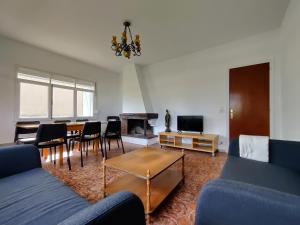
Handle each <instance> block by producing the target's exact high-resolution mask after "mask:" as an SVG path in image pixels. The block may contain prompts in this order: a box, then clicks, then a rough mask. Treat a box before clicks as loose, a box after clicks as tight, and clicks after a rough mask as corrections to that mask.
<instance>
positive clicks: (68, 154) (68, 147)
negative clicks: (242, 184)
mask: <svg viewBox="0 0 300 225" xmlns="http://www.w3.org/2000/svg"><path fill="white" fill-rule="evenodd" d="M66 146H67V156H68V158H67V161H68V166H69V170H71V160H70V145H68V143H66Z"/></svg>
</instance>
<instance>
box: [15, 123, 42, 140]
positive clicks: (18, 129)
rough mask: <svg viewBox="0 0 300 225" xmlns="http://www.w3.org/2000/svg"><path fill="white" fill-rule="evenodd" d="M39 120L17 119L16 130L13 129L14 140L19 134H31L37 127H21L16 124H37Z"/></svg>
mask: <svg viewBox="0 0 300 225" xmlns="http://www.w3.org/2000/svg"><path fill="white" fill-rule="evenodd" d="M39 124H40V121H18V122H17V123H16V130H15V138H14V142H16V141H17V140H18V139H19V134H33V133H36V132H37V128H32V129H31V128H22V127H18V125H39Z"/></svg>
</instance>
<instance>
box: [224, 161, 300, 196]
mask: <svg viewBox="0 0 300 225" xmlns="http://www.w3.org/2000/svg"><path fill="white" fill-rule="evenodd" d="M221 178H223V179H230V180H236V181H241V182H246V183H249V184H254V185H259V186H263V187H267V188H272V189H275V190H278V191H283V192H287V193H290V194H295V195H300V174H299V173H298V172H296V171H293V170H290V169H287V168H284V167H280V166H277V165H274V164H272V163H264V162H257V161H254V160H248V159H242V158H238V157H235V156H229V157H228V159H227V162H226V163H225V165H224V168H223V171H222V174H221Z"/></svg>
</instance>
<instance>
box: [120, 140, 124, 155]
mask: <svg viewBox="0 0 300 225" xmlns="http://www.w3.org/2000/svg"><path fill="white" fill-rule="evenodd" d="M120 140H121V145H122V150H123V154H124V153H125V151H124V145H123V141H122V137H120Z"/></svg>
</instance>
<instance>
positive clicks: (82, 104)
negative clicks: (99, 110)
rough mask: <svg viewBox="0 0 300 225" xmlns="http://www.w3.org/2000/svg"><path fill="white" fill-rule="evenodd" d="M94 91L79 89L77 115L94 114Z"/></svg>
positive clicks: (86, 115) (88, 115) (87, 115)
mask: <svg viewBox="0 0 300 225" xmlns="http://www.w3.org/2000/svg"><path fill="white" fill-rule="evenodd" d="M93 103H94V98H93V92H88V91H79V90H78V91H77V116H78V117H90V116H93V109H94V107H93Z"/></svg>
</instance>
